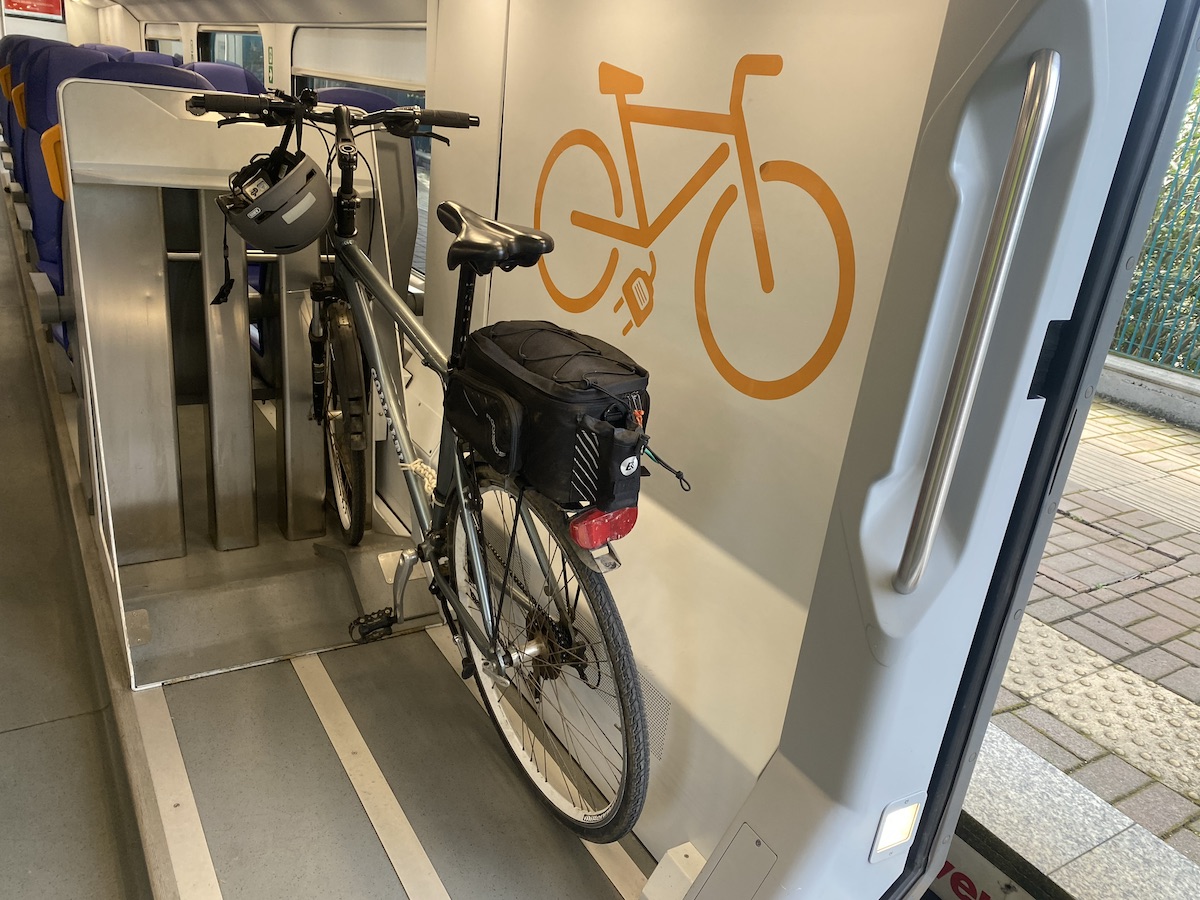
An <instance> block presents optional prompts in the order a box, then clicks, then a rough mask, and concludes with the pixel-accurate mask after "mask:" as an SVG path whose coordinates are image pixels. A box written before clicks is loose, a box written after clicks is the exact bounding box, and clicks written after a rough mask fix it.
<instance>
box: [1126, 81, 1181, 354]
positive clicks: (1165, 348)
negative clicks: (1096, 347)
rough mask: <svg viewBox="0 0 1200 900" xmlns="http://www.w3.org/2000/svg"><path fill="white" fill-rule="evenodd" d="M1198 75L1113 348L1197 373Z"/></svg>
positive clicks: (1135, 271) (1134, 273) (1135, 270)
mask: <svg viewBox="0 0 1200 900" xmlns="http://www.w3.org/2000/svg"><path fill="white" fill-rule="evenodd" d="M1198 105H1200V80H1198V81H1197V83H1196V87H1195V88H1194V89H1193V90H1192V98H1191V101H1190V102H1189V103H1188V107H1187V112H1186V114H1185V115H1184V118H1183V127H1182V128H1181V129H1180V131H1179V139H1178V141H1177V142H1176V144H1175V152H1174V153H1173V154H1172V156H1171V165H1170V168H1169V169H1168V171H1167V177H1166V180H1165V181H1164V182H1163V188H1162V192H1161V193H1160V194H1159V197H1158V206H1157V207H1156V209H1155V211H1154V219H1153V220H1152V222H1151V223H1150V230H1149V232H1148V233H1147V235H1146V243H1145V245H1144V246H1143V248H1142V255H1141V259H1140V260H1139V261H1138V264H1137V266H1136V268H1135V269H1134V272H1133V282H1132V284H1131V285H1130V288H1129V295H1128V297H1126V300H1125V310H1124V312H1123V313H1122V315H1121V321H1120V323H1119V324H1118V325H1117V332H1116V335H1115V336H1114V337H1113V343H1112V348H1111V349H1112V352H1113V353H1115V354H1118V355H1120V356H1126V357H1129V358H1131V359H1136V360H1140V361H1141V362H1145V363H1149V364H1151V365H1155V366H1161V367H1162V368H1165V369H1172V370H1174V371H1178V372H1183V373H1188V374H1192V375H1200V203H1198V202H1197V200H1198V199H1200V127H1198V126H1200V116H1197V107H1198Z"/></svg>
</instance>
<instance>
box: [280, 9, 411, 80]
mask: <svg viewBox="0 0 1200 900" xmlns="http://www.w3.org/2000/svg"><path fill="white" fill-rule="evenodd" d="M292 70H293V71H294V72H303V73H305V74H308V75H323V76H327V77H333V78H343V79H346V80H349V81H366V82H369V83H371V84H381V85H387V86H390V87H401V88H420V87H424V86H425V82H426V73H425V27H424V24H423V23H422V24H420V25H419V26H417V27H414V28H373V29H365V28H298V29H296V37H295V40H294V41H293V43H292Z"/></svg>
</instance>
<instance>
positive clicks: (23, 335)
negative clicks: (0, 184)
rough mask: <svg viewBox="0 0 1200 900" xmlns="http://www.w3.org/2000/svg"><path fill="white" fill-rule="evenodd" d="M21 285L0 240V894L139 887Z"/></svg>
mask: <svg viewBox="0 0 1200 900" xmlns="http://www.w3.org/2000/svg"><path fill="white" fill-rule="evenodd" d="M28 321H29V317H28V312H27V309H26V307H25V297H24V294H23V292H22V291H21V289H20V286H19V281H18V273H17V270H16V269H15V267H14V264H13V260H12V257H11V254H10V253H9V252H7V250H5V249H0V382H2V383H3V384H4V390H2V391H0V459H2V460H3V461H4V470H3V477H2V478H0V510H2V511H3V513H2V515H0V623H2V624H0V683H2V684H3V687H2V688H0V760H2V761H3V763H2V764H0V809H2V810H3V814H2V815H0V895H2V896H4V897H14V898H15V897H20V898H23V900H38V898H61V897H87V898H93V900H106V898H124V897H136V896H140V895H143V894H144V893H145V871H144V867H143V866H142V864H141V861H140V859H139V856H140V847H139V844H138V839H137V832H136V829H135V828H134V827H133V818H132V815H131V814H130V813H129V809H128V802H127V796H128V793H127V791H126V790H125V787H124V785H123V774H122V772H121V769H120V767H119V765H117V764H116V760H117V758H118V754H117V753H116V746H115V734H114V730H113V721H112V714H111V706H110V703H109V697H108V693H107V690H106V688H105V685H104V679H103V677H102V672H101V670H100V662H99V660H100V656H99V653H98V649H97V647H96V643H95V629H94V627H93V626H92V618H91V615H92V614H91V608H90V603H89V599H88V592H87V587H86V584H85V582H84V579H83V577H82V574H81V570H80V561H79V553H78V548H77V546H76V543H75V535H74V529H73V528H71V527H70V526H69V522H70V518H69V517H70V512H69V510H68V507H67V506H66V502H65V497H64V492H63V490H62V487H61V485H60V484H59V481H58V477H57V473H56V472H55V471H54V469H53V465H52V462H51V460H52V458H53V454H52V453H51V452H50V448H49V438H48V433H49V431H48V428H47V421H46V404H45V400H44V395H43V388H42V386H41V384H40V383H39V381H40V378H41V376H40V374H38V372H37V370H36V368H35V360H34V354H33V352H32V350H33V349H36V348H35V347H34V345H33V336H32V334H31V333H30V328H29V325H28Z"/></svg>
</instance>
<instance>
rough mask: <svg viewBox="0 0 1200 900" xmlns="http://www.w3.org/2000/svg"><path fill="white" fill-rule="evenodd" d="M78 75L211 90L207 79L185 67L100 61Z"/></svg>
mask: <svg viewBox="0 0 1200 900" xmlns="http://www.w3.org/2000/svg"><path fill="white" fill-rule="evenodd" d="M79 77H80V78H94V79H96V80H97V81H124V82H126V83H128V84H159V85H162V86H164V87H181V88H190V89H191V90H194V91H211V90H213V86H212V85H211V84H209V81H208V79H207V78H205V77H204V76H202V75H197V74H196V73H195V72H189V71H188V70H187V69H177V68H175V67H174V66H156V65H153V64H150V63H136V62H102V63H97V64H96V65H94V66H88V67H87V68H86V69H84V70H83V71H82V72H80V73H79Z"/></svg>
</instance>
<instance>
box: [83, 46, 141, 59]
mask: <svg viewBox="0 0 1200 900" xmlns="http://www.w3.org/2000/svg"><path fill="white" fill-rule="evenodd" d="M79 46H80V47H82V48H83V49H84V50H99V51H100V52H101V53H107V54H108V55H109V56H111V57H112V58H113V59H120V58H121V57H122V56H124V55H125V54H126V53H128V52H129V48H128V47H118V46H117V45H116V44H80V45H79Z"/></svg>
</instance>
